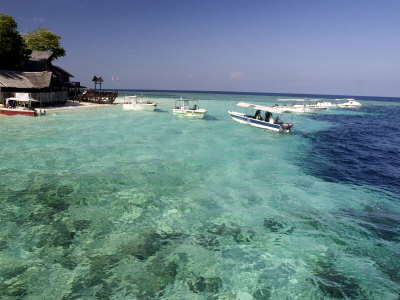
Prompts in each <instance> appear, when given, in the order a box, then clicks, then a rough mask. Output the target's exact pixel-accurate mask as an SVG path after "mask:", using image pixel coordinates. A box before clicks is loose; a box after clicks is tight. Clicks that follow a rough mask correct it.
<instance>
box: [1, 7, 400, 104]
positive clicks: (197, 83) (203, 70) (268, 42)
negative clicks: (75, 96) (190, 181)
mask: <svg viewBox="0 0 400 300" xmlns="http://www.w3.org/2000/svg"><path fill="white" fill-rule="evenodd" d="M0 13H3V14H7V15H10V16H11V17H13V18H14V20H15V21H16V22H17V24H18V31H20V32H21V33H26V32H28V31H32V30H35V29H37V28H38V27H45V28H47V29H49V30H51V31H53V32H54V33H56V34H58V35H60V36H61V37H62V39H61V46H62V47H63V48H64V49H65V50H66V52H67V55H66V56H65V57H62V58H59V59H57V60H55V61H54V62H53V64H54V65H58V66H60V67H62V68H64V69H65V70H67V71H68V72H69V73H71V74H73V75H74V78H72V80H74V81H80V82H81V84H82V85H85V86H87V87H91V88H92V87H93V83H92V82H91V79H92V78H93V76H94V75H96V76H101V77H102V78H103V79H104V83H103V87H104V88H109V89H112V88H118V89H150V90H199V91H235V92H266V93H268V92H270V93H305V94H335V95H362V96H392V97H400V17H399V13H400V1H398V0H381V1H378V0H376V1H370V0H335V1H333V0H318V1H317V0H279V1H277V0H264V1H257V0H254V1H251V0H247V1H236V0H230V1H225V0H212V1H209V0H201V1H200V0H126V1H123V0H121V1H120V0H113V1H103V0H97V1H93V0H24V1H22V0H0ZM112 77H114V81H113V80H112ZM117 77H118V81H116V78H117Z"/></svg>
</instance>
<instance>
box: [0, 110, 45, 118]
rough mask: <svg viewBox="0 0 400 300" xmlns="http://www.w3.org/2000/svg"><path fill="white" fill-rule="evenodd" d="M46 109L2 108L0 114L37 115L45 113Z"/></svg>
mask: <svg viewBox="0 0 400 300" xmlns="http://www.w3.org/2000/svg"><path fill="white" fill-rule="evenodd" d="M45 113H46V112H45V111H39V112H38V111H36V110H23V109H12V108H0V114H2V115H7V116H17V115H21V116H30V117H35V116H38V115H44V114H45Z"/></svg>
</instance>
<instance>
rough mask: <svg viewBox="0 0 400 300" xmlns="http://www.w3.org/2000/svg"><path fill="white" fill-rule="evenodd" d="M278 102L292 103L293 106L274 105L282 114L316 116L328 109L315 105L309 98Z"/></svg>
mask: <svg viewBox="0 0 400 300" xmlns="http://www.w3.org/2000/svg"><path fill="white" fill-rule="evenodd" d="M278 101H285V102H291V104H283V105H279V104H274V107H279V108H280V109H282V112H292V113H312V114H316V113H322V112H324V111H325V110H326V107H321V106H318V105H317V103H313V102H312V100H311V99H307V98H294V99H278ZM314 101H315V100H314Z"/></svg>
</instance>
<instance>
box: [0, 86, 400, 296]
mask: <svg viewBox="0 0 400 300" xmlns="http://www.w3.org/2000/svg"><path fill="white" fill-rule="evenodd" d="M142 93H143V95H145V96H148V97H151V98H152V99H154V100H156V101H157V102H158V106H157V110H156V111H155V112H152V113H151V112H150V113H149V112H134V111H123V110H122V106H121V105H112V106H104V107H89V108H79V109H66V110H57V111H51V112H49V113H48V114H47V115H46V116H44V117H37V118H31V117H24V116H15V117H2V118H0V128H1V131H0V152H1V155H0V180H1V182H0V225H1V226H0V298H1V299H242V300H246V299H338V298H342V299H344V298H348V299H399V293H400V132H399V130H398V124H399V123H400V99H398V98H397V99H396V98H371V97H370V98H368V97H359V98H358V99H359V100H360V102H361V103H362V104H363V106H362V108H361V109H357V110H355V109H347V110H345V109H341V110H339V109H338V110H329V111H327V112H325V113H323V114H318V115H311V114H310V115H295V114H293V115H285V116H282V119H284V120H286V121H288V122H291V123H293V124H294V127H293V130H292V132H291V133H290V134H280V133H273V132H266V131H264V130H261V129H257V128H254V127H250V126H246V125H242V124H239V123H236V122H234V121H232V119H231V118H230V116H229V115H228V113H227V111H228V110H233V109H236V107H235V104H236V103H237V102H239V101H247V102H254V103H260V104H263V105H272V104H274V103H276V102H277V98H278V96H279V95H274V94H256V93H250V94H246V93H211V92H210V93H206V92H202V93H200V92H187V93H182V92H174V91H171V92H155V91H153V92H151V91H144V92H140V94H142ZM134 94H138V91H120V97H123V96H124V95H134ZM181 96H182V97H189V98H197V99H199V101H200V102H199V106H200V107H201V108H203V107H204V108H207V109H208V113H207V115H206V117H205V118H204V119H202V120H191V119H186V118H184V117H178V116H175V115H173V114H172V108H173V106H174V99H175V98H179V97H181ZM319 97H324V98H327V100H333V99H334V98H335V97H334V96H319Z"/></svg>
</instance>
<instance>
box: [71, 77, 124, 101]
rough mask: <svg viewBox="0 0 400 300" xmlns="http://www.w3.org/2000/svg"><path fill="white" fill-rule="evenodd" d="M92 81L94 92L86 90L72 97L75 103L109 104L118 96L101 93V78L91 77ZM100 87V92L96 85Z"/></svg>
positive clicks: (111, 93)
mask: <svg viewBox="0 0 400 300" xmlns="http://www.w3.org/2000/svg"><path fill="white" fill-rule="evenodd" d="M92 81H93V82H94V91H93V90H90V89H89V90H87V91H84V92H82V93H79V94H77V95H76V96H75V97H74V100H76V101H79V102H81V101H83V102H92V103H104V104H111V103H113V102H114V101H115V99H116V98H117V96H118V93H117V92H103V91H101V83H102V82H104V80H103V78H101V77H97V76H93V79H92ZM98 84H99V85H100V90H97V85H98Z"/></svg>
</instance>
